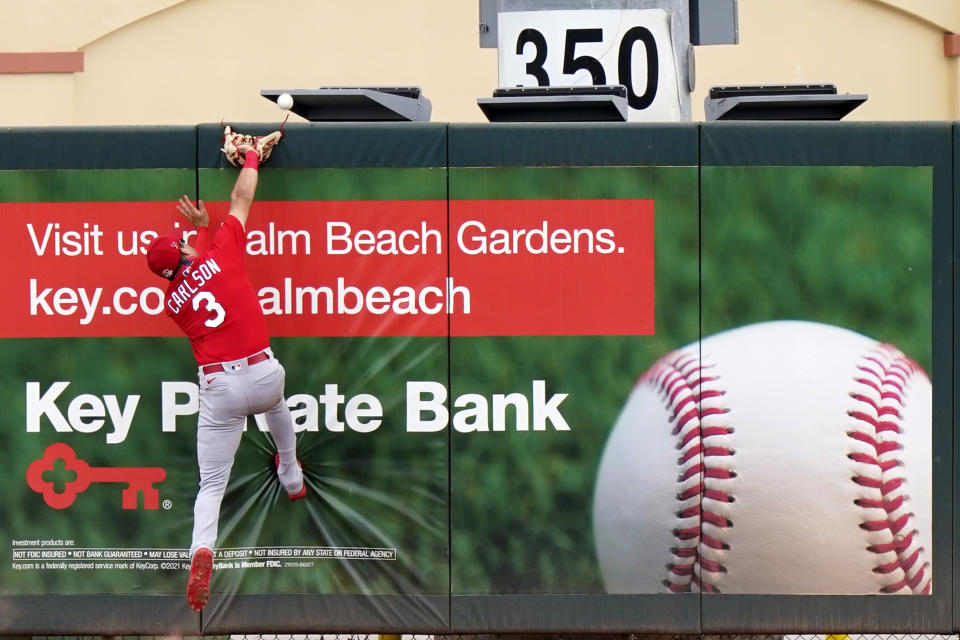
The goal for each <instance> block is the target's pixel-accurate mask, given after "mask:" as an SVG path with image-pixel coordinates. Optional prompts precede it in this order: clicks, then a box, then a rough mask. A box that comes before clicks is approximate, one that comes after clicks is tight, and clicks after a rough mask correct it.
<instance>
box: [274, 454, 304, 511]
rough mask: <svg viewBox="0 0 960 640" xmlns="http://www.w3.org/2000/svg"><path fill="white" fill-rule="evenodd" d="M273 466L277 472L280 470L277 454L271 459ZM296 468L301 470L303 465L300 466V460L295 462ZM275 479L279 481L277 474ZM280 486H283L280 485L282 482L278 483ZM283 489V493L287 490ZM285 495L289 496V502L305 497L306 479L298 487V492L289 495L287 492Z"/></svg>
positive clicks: (278, 455)
mask: <svg viewBox="0 0 960 640" xmlns="http://www.w3.org/2000/svg"><path fill="white" fill-rule="evenodd" d="M273 464H274V466H276V467H277V470H278V471H279V469H280V454H279V453H278V454H277V455H276V456H274V458H273ZM297 466H298V467H300V470H301V471H302V470H303V465H302V464H300V460H299V459H298V460H297ZM277 479H278V480H279V479H280V476H279V474H278V475H277ZM280 486H283V483H282V482H281V483H280ZM283 488H284V491H286V489H287V488H286V487H283ZM287 495H288V496H290V500H291V501H296V500H299V499H300V498H302V497H304V496H305V495H307V480H306V478H304V479H303V484H302V485H301V486H300V490H299V491H297V492H294V493H290V492H289V491H287Z"/></svg>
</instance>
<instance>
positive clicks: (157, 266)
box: [147, 236, 180, 280]
mask: <svg viewBox="0 0 960 640" xmlns="http://www.w3.org/2000/svg"><path fill="white" fill-rule="evenodd" d="M147 266H148V267H150V271H153V272H154V273H155V274H157V275H158V276H160V277H161V278H166V279H168V280H169V279H170V278H171V277H173V274H175V273H176V272H177V267H179V266H180V238H179V237H178V236H160V237H158V238H155V239H154V241H153V242H151V243H150V247H149V248H147Z"/></svg>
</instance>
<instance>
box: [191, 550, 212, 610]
mask: <svg viewBox="0 0 960 640" xmlns="http://www.w3.org/2000/svg"><path fill="white" fill-rule="evenodd" d="M212 573H213V553H212V552H211V551H210V549H207V548H206V547H200V548H199V549H197V552H196V553H195V554H193V562H191V563H190V580H189V581H188V582H187V602H188V603H190V608H191V609H193V610H194V611H203V608H204V607H205V606H207V600H209V599H210V575H211V574H212Z"/></svg>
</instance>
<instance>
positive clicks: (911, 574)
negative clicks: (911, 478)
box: [847, 344, 932, 594]
mask: <svg viewBox="0 0 960 640" xmlns="http://www.w3.org/2000/svg"><path fill="white" fill-rule="evenodd" d="M857 369H858V370H859V371H860V373H861V375H858V376H857V377H855V378H854V381H855V382H856V383H857V384H859V385H861V388H860V389H858V390H857V391H855V392H853V393H851V394H850V397H851V398H853V400H854V401H856V402H857V403H858V405H859V406H858V407H857V408H856V409H854V410H851V411H848V412H847V415H849V416H850V418H851V419H852V420H853V428H852V429H850V430H849V431H848V432H847V436H848V437H849V438H850V439H851V440H852V441H854V442H856V443H859V445H857V446H856V447H855V448H856V449H860V450H855V451H853V452H851V453H849V454H848V455H847V457H848V458H849V459H850V460H852V461H853V462H855V463H857V464H859V465H863V466H864V469H863V470H862V472H860V473H857V474H855V475H854V476H853V477H852V478H851V480H852V481H853V482H855V483H856V484H857V485H858V486H860V487H862V488H864V489H866V490H869V491H870V492H871V494H872V495H871V496H869V497H860V498H857V499H856V500H854V504H855V505H857V506H858V507H860V508H862V509H864V510H866V511H868V512H865V513H864V516H865V517H864V518H863V520H862V522H861V523H860V528H862V529H864V530H865V531H870V532H873V533H875V534H880V535H882V534H884V533H886V534H887V535H889V536H890V540H889V541H888V542H882V543H876V544H872V545H870V546H868V547H867V551H869V552H871V553H875V554H877V564H876V566H875V568H874V573H877V574H878V575H885V576H891V577H894V578H896V577H898V576H899V579H897V580H895V581H894V582H892V583H890V584H887V585H885V586H883V587H880V589H879V591H880V592H881V593H896V592H898V591H903V590H905V589H906V590H910V591H912V592H913V593H920V594H925V593H930V589H931V586H932V585H931V581H930V577H929V571H928V570H927V567H928V564H927V563H926V562H924V561H923V558H922V553H921V552H922V551H923V549H922V548H921V547H920V546H919V545H918V541H917V540H916V536H915V535H914V534H915V533H916V531H915V530H913V529H912V528H911V525H912V521H913V518H914V514H913V513H911V512H910V511H909V496H908V495H907V494H906V493H904V489H905V486H904V485H905V479H904V478H903V477H902V475H900V472H899V471H898V469H899V468H900V467H902V466H903V463H902V461H901V460H900V459H899V458H898V457H897V456H898V455H899V451H900V450H901V449H902V448H903V445H902V444H900V442H899V441H898V438H899V436H900V434H902V433H903V429H902V427H901V425H900V424H899V421H900V420H902V419H903V412H902V409H903V407H904V390H905V389H906V387H907V386H908V384H909V381H910V378H911V377H912V376H915V375H924V373H923V371H922V369H920V367H919V366H918V365H917V363H915V362H914V361H912V360H910V359H909V358H907V357H906V356H904V355H903V354H902V353H901V352H900V351H899V350H898V349H896V348H895V347H893V346H891V345H887V344H882V345H877V346H876V347H875V348H874V349H873V350H872V351H871V352H870V353H868V354H865V355H864V356H863V359H862V361H861V363H860V365H859V366H858V367H857ZM863 446H866V447H867V449H868V451H863V450H862V449H863ZM891 554H893V555H894V557H893V558H890V555H891Z"/></svg>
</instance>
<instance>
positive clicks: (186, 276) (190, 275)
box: [167, 258, 222, 313]
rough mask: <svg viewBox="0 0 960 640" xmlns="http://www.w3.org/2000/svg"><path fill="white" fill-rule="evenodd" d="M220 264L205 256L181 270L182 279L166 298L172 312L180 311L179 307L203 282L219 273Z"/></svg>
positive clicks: (180, 307)
mask: <svg viewBox="0 0 960 640" xmlns="http://www.w3.org/2000/svg"><path fill="white" fill-rule="evenodd" d="M221 271H222V269H221V268H220V265H218V264H217V262H216V261H215V260H214V259H212V258H207V259H206V260H204V261H203V262H201V263H200V264H197V265H192V266H190V267H185V268H184V270H183V280H182V281H181V282H180V284H179V286H177V288H176V289H174V290H173V291H171V292H170V295H169V297H168V298H167V308H168V309H170V311H171V312H172V313H180V309H182V308H183V305H184V304H186V303H187V301H188V300H190V298H192V297H193V294H195V293H196V292H197V291H199V290H200V287H201V286H203V283H205V282H207V281H208V280H210V279H211V278H212V277H213V276H215V275H217V274H218V273H220V272H221Z"/></svg>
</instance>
